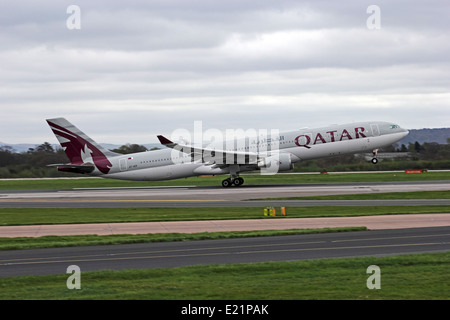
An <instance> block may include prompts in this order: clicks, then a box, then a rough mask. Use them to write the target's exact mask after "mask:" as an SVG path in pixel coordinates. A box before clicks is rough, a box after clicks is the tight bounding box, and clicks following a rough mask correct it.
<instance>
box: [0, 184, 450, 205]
mask: <svg viewBox="0 0 450 320" xmlns="http://www.w3.org/2000/svg"><path fill="white" fill-rule="evenodd" d="M439 190H440V191H442V190H445V191H447V190H450V181H421V182H373V183H337V184H336V183H333V184H331V183H330V184H294V185H270V186H267V185H265V186H259V185H255V186H246V185H244V186H241V187H238V188H235V187H232V188H222V187H215V186H213V187H196V186H184V187H148V188H142V187H139V188H93V189H87V188H83V189H70V190H23V191H19V190H14V191H0V208H93V207H100V208H116V207H224V206H228V207H232V206H239V207H265V206H296V207H298V206H324V205H326V206H382V205H400V206H405V205H430V204H435V205H450V199H409V200H270V199H268V198H282V197H301V196H318V195H339V194H370V193H384V192H414V191H439ZM254 199H264V200H254ZM265 199H268V200H265ZM247 200H252V201H247Z"/></svg>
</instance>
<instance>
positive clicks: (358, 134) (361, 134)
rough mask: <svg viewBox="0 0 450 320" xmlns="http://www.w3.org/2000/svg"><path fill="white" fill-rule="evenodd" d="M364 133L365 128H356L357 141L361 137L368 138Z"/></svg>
mask: <svg viewBox="0 0 450 320" xmlns="http://www.w3.org/2000/svg"><path fill="white" fill-rule="evenodd" d="M364 131H365V129H364V127H358V128H355V139H358V138H359V137H360V136H361V138H366V135H365V134H364V133H363V132H364Z"/></svg>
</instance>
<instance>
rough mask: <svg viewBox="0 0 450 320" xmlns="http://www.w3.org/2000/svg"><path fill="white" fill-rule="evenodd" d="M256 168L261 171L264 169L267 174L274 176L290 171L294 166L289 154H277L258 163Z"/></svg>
mask: <svg viewBox="0 0 450 320" xmlns="http://www.w3.org/2000/svg"><path fill="white" fill-rule="evenodd" d="M258 166H259V167H260V168H261V169H265V170H266V171H267V172H268V173H273V174H275V173H277V172H278V171H286V170H291V169H292V168H293V167H294V164H293V163H292V159H291V155H290V154H289V153H279V154H277V155H273V156H270V157H267V158H265V159H263V160H262V161H260V162H258Z"/></svg>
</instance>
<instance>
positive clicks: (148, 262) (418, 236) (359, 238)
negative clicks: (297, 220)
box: [0, 227, 450, 277]
mask: <svg viewBox="0 0 450 320" xmlns="http://www.w3.org/2000/svg"><path fill="white" fill-rule="evenodd" d="M448 250H450V227H435V228H409V229H391V230H375V231H361V232H359V231H358V232H346V233H327V234H311V235H296V236H278V237H260V238H241V239H223V240H203V241H186V242H167V243H144V244H130V245H109V246H91V247H89V246H87V247H70V248H51V249H35V250H15V251H1V252H0V277H9V276H19V275H45V274H66V273H67V268H68V266H70V265H77V266H78V267H79V268H80V270H81V272H85V271H94V270H103V269H113V270H121V269H129V268H131V269H141V268H144V269H149V268H167V267H179V266H187V265H201V264H228V263H248V262H263V261H293V260H304V259H320V258H337V257H358V256H387V255H399V254H410V253H422V252H442V251H448Z"/></svg>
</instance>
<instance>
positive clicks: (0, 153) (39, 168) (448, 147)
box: [0, 138, 450, 178]
mask: <svg viewBox="0 0 450 320" xmlns="http://www.w3.org/2000/svg"><path fill="white" fill-rule="evenodd" d="M447 142H448V143H447V144H437V143H427V142H425V143H423V144H420V143H418V142H415V143H409V144H408V146H406V145H401V146H391V147H388V148H384V149H383V150H380V151H381V152H408V158H407V159H383V160H382V161H380V162H379V163H378V164H376V165H373V164H371V163H368V162H367V161H365V160H364V159H362V158H359V157H355V156H354V155H342V156H337V157H330V158H322V159H317V160H308V161H301V162H299V163H296V164H295V168H294V171H306V172H311V171H362V170H364V171H366V170H369V171H370V170H406V169H430V170H432V169H450V138H449V139H447ZM152 150H153V149H152ZM111 151H113V152H116V153H121V154H129V153H135V152H144V151H147V148H146V147H145V146H142V145H138V144H126V145H123V146H121V147H119V148H117V149H113V150H111ZM67 162H69V159H68V158H67V156H66V154H65V153H64V151H63V150H62V149H61V148H58V149H56V150H55V149H54V148H53V147H52V145H51V144H50V143H48V142H44V143H43V144H41V145H39V146H37V147H36V148H30V149H28V151H26V152H20V153H18V152H15V150H14V149H13V148H11V147H9V146H3V147H0V178H42V177H61V176H62V177H67V176H79V175H77V174H70V173H63V172H59V171H58V170H56V168H54V167H47V165H49V164H57V163H67Z"/></svg>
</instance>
